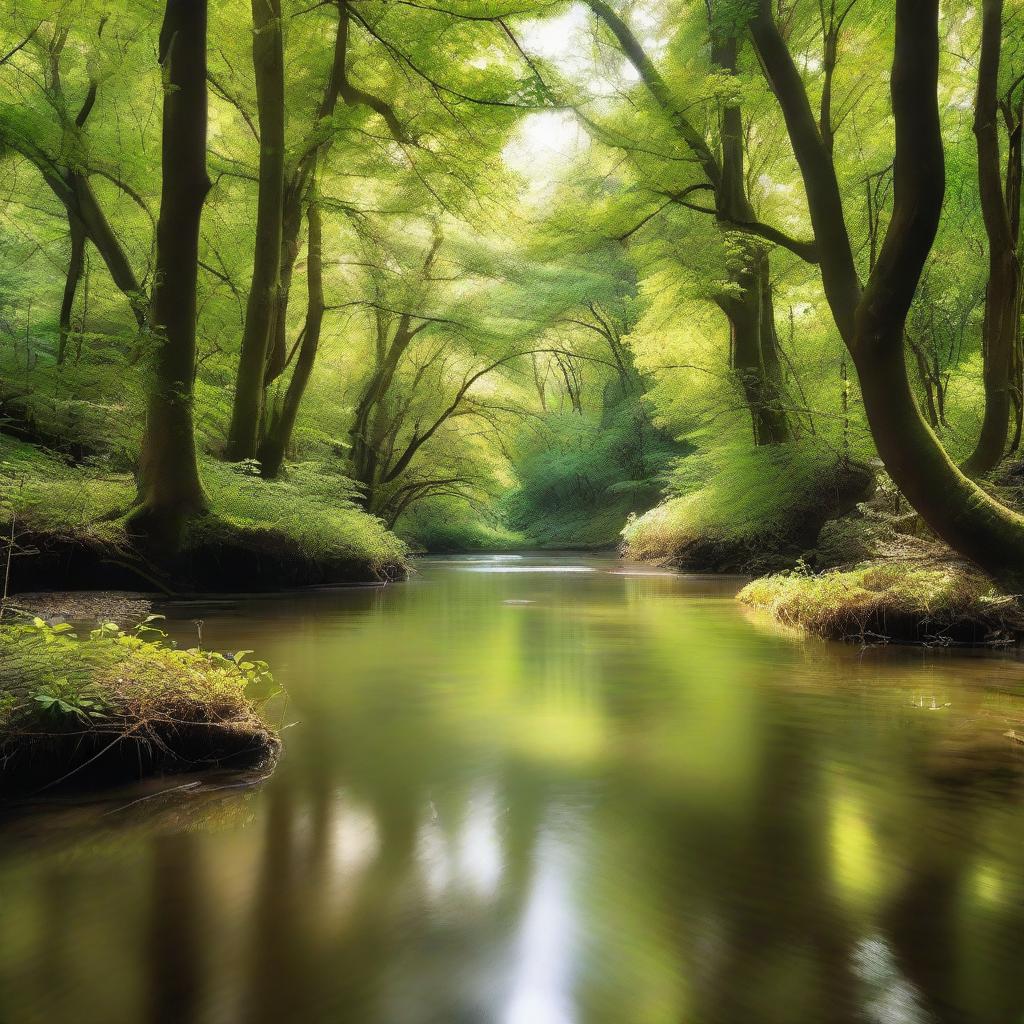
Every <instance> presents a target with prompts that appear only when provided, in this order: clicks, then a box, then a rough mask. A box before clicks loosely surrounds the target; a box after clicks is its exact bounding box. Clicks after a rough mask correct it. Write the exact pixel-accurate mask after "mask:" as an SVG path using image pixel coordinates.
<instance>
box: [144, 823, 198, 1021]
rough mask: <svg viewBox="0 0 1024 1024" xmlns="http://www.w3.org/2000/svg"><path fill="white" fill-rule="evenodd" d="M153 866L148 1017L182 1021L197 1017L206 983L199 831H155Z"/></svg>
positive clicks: (148, 957) (148, 958)
mask: <svg viewBox="0 0 1024 1024" xmlns="http://www.w3.org/2000/svg"><path fill="white" fill-rule="evenodd" d="M151 870H152V876H151V888H150V904H149V926H148V948H147V950H146V954H147V955H146V960H145V962H146V964H147V966H148V970H149V978H148V981H149V990H148V993H147V1004H148V1013H147V1014H146V1019H147V1020H148V1021H151V1022H152V1024H182V1022H190V1021H193V1020H197V1019H198V1011H199V1008H200V1005H201V996H202V992H201V985H202V982H203V978H202V962H203V955H204V952H205V950H204V946H203V938H204V936H205V935H206V930H205V929H204V928H203V925H202V920H201V911H200V907H201V902H202V900H203V884H202V877H201V873H200V870H199V864H198V851H197V848H196V837H195V835H194V834H192V833H191V832H176V833H170V834H168V835H161V836H156V837H155V838H154V839H153V841H152V868H151Z"/></svg>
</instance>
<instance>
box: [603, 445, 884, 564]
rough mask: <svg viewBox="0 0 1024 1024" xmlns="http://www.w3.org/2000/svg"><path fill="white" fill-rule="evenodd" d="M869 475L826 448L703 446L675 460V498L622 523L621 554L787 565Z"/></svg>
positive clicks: (859, 494) (862, 489) (857, 495)
mask: <svg viewBox="0 0 1024 1024" xmlns="http://www.w3.org/2000/svg"><path fill="white" fill-rule="evenodd" d="M869 480H870V478H869V474H868V472H867V470H866V469H865V468H864V467H862V466H860V465H859V464H856V463H847V462H846V461H845V460H843V459H840V458H838V457H837V456H836V454H835V453H834V452H832V451H831V450H830V449H828V448H827V447H825V446H820V447H819V446H814V445H811V444H801V445H773V446H770V447H767V446H766V447H763V448H749V447H744V446H739V445H737V446H723V447H721V448H716V449H709V450H705V451H703V452H701V453H700V454H699V455H691V456H689V457H688V458H685V459H682V460H680V463H679V466H678V469H677V471H676V472H675V474H674V475H673V477H672V480H671V483H670V488H669V490H670V493H673V494H674V495H675V496H673V497H669V498H668V499H667V500H666V501H663V502H662V503H661V504H659V505H657V506H656V507H655V508H653V509H652V510H651V511H650V512H648V513H646V515H643V516H641V517H639V518H637V519H634V520H632V521H630V522H629V523H628V524H627V526H626V528H625V529H624V530H623V531H622V536H623V539H624V541H625V548H626V553H627V554H628V555H629V556H630V557H632V558H637V559H641V560H650V561H653V560H667V561H678V562H695V563H699V562H701V561H704V562H706V563H707V564H706V565H703V566H701V567H702V568H703V567H706V568H721V567H736V568H741V567H744V566H746V565H750V564H752V563H756V562H757V559H758V558H768V559H771V558H772V557H779V558H781V560H782V561H783V562H785V561H788V562H789V564H792V561H793V560H795V557H796V555H797V554H799V550H800V548H802V547H803V546H805V545H808V544H811V543H813V541H814V539H815V537H816V534H817V530H818V529H819V528H820V526H821V524H822V523H823V522H824V521H825V519H827V518H829V517H831V516H832V515H835V514H837V513H838V512H840V511H843V510H844V507H852V505H853V504H854V503H855V502H856V501H857V500H860V499H862V498H863V497H864V496H865V494H866V491H867V489H868V486H869ZM717 563H721V564H717ZM754 567H755V568H756V567H757V566H756V564H755V566H754Z"/></svg>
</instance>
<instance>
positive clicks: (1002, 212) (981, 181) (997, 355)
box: [963, 0, 1021, 476]
mask: <svg viewBox="0 0 1024 1024" xmlns="http://www.w3.org/2000/svg"><path fill="white" fill-rule="evenodd" d="M982 6H983V15H982V18H983V20H982V36H981V59H980V62H979V65H978V92H977V100H976V103H975V114H974V134H975V138H976V139H977V146H978V186H979V191H980V194H981V211H982V216H983V218H984V221H985V233H986V234H987V235H988V260H989V276H988V287H987V289H986V292H985V321H984V327H983V335H982V352H983V356H984V382H985V413H984V416H983V418H982V424H981V432H980V434H979V436H978V442H977V445H976V446H975V448H974V451H973V452H972V453H971V455H970V456H969V457H968V458H967V460H966V461H965V462H964V465H963V469H964V472H965V473H968V474H969V475H971V476H976V475H979V474H982V473H988V472H989V471H991V470H992V469H995V467H996V466H997V465H998V464H999V462H1000V461H1001V460H1002V458H1003V454H1004V452H1005V451H1006V441H1007V436H1008V434H1009V429H1010V415H1011V408H1012V405H1013V401H1012V398H1011V388H1012V386H1013V371H1014V367H1015V365H1016V364H1017V362H1018V361H1019V359H1020V313H1021V268H1020V259H1019V257H1018V253H1017V249H1018V246H1019V244H1020V238H1019V232H1020V224H1019V221H1020V218H1019V215H1017V216H1015V215H1014V210H1013V208H1012V207H1011V205H1010V202H1011V199H1012V193H1013V192H1014V188H1013V181H1014V177H1015V176H1016V178H1017V179H1018V180H1019V177H1020V171H1019V161H1020V158H1021V151H1020V144H1019V139H1017V140H1014V139H1012V138H1011V140H1010V158H1009V161H1008V165H1007V181H1006V189H1005V191H1004V186H1003V180H1002V172H1001V168H1000V156H999V124H998V117H999V99H998V88H999V61H1000V52H1001V49H1002V34H1003V0H984V2H983V5H982ZM1015 142H1016V145H1015ZM1015 161H1016V162H1017V167H1016V168H1015V166H1014V163H1015ZM1016 201H1017V204H1018V206H1019V203H1020V196H1019V195H1017V196H1016Z"/></svg>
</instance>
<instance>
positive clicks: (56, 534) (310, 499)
mask: <svg viewBox="0 0 1024 1024" xmlns="http://www.w3.org/2000/svg"><path fill="white" fill-rule="evenodd" d="M0 474H2V477H3V478H4V479H3V480H2V483H3V485H4V486H3V489H2V492H0V522H4V523H8V524H9V523H10V522H11V521H12V517H13V519H14V522H15V525H16V528H17V530H18V532H19V533H21V532H25V533H27V534H30V535H32V536H33V538H38V537H39V536H42V537H45V538H49V539H53V540H55V542H57V543H64V544H67V545H72V546H74V545H78V546H80V547H83V548H86V549H93V550H97V551H101V552H104V553H105V556H109V557H110V558H114V559H116V558H117V557H119V556H120V557H121V558H123V560H124V561H127V562H131V561H132V560H133V554H132V549H133V544H132V538H131V537H130V536H129V535H128V533H127V532H126V530H125V526H124V523H125V519H126V518H127V515H128V514H129V512H130V509H131V506H132V502H133V500H134V497H135V483H134V480H133V479H132V477H131V476H130V475H129V474H127V473H116V472H113V471H111V470H110V469H109V468H107V466H106V465H105V464H103V463H89V462H86V463H83V464H79V465H70V464H69V463H68V462H66V461H65V460H64V459H62V458H60V457H59V456H58V455H55V454H54V453H51V452H47V451H46V450H44V449H42V448H39V447H36V446H34V445H31V444H28V443H25V442H22V441H18V440H15V439H12V438H9V437H6V436H4V435H0ZM202 475H203V480H204V484H205V487H206V490H207V493H208V495H209V498H210V504H211V509H212V513H211V515H210V516H208V517H206V518H205V519H202V520H199V521H197V523H196V524H195V525H194V527H193V528H192V530H191V531H190V533H189V536H188V537H187V538H186V542H185V554H186V555H187V554H188V552H189V550H190V549H191V550H194V551H195V552H197V560H201V559H203V558H206V557H208V556H209V555H210V553H211V552H216V551H217V549H218V548H234V549H237V552H238V555H239V557H237V558H236V559H235V560H234V571H235V572H237V573H244V572H245V571H246V569H245V565H244V557H245V556H251V563H252V565H253V566H254V567H256V566H258V564H259V560H260V556H261V555H265V556H267V557H266V558H265V559H264V562H265V563H266V564H265V566H264V568H265V572H266V575H267V576H268V580H267V582H268V583H270V584H272V583H273V574H274V565H275V564H276V565H278V567H281V566H284V564H285V563H289V562H290V563H292V568H293V569H294V571H295V572H296V573H297V578H296V579H294V580H282V582H303V579H302V572H303V567H305V568H306V570H308V571H307V575H309V576H310V577H311V578H310V580H309V581H310V582H331V581H332V580H331V579H323V580H321V579H319V578H318V577H317V575H316V569H317V567H322V568H329V567H331V566H336V567H344V573H345V574H347V576H348V577H350V578H352V579H356V580H359V579H364V580H372V579H378V578H382V577H387V576H390V575H393V574H394V573H395V572H398V571H401V569H402V567H403V566H404V561H405V556H406V547H405V545H404V544H403V543H402V542H401V541H400V540H398V538H396V537H395V536H394V535H393V534H391V533H390V532H389V531H388V530H387V529H386V528H385V527H384V524H383V523H382V522H381V521H380V520H378V519H376V518H374V517H373V516H370V515H367V514H366V513H365V512H363V511H361V510H360V509H358V508H357V507H356V505H355V498H356V493H355V491H354V488H353V485H352V483H351V482H350V481H349V480H348V479H347V478H345V477H344V476H340V475H338V474H333V473H330V472H328V471H326V470H325V469H323V468H322V467H320V466H319V465H316V464H312V463H305V464H299V465H297V466H294V467H292V468H291V469H290V471H289V474H288V477H287V478H286V479H283V480H279V481H266V480H263V479H261V478H260V477H258V476H256V475H254V474H253V472H252V470H251V467H249V466H247V465H244V464H243V465H241V466H232V465H227V464H225V463H221V462H216V461H214V460H212V459H204V460H203V464H202ZM275 559H276V560H277V561H276V562H274V560H275ZM195 568H197V567H193V569H195ZM198 568H199V569H202V566H198ZM289 571H291V570H289ZM209 575H211V576H215V575H216V574H215V573H210V574H209ZM226 575H227V576H230V573H227V574H226ZM327 575H328V576H329V575H330V573H327ZM214 582H215V580H214ZM234 582H235V583H236V587H237V588H238V589H241V588H243V587H244V585H246V584H248V583H258V582H259V581H253V580H246V579H244V578H239V579H238V580H237V581H234ZM225 583H226V584H230V583H232V580H231V579H230V578H228V579H225ZM229 589H230V587H229Z"/></svg>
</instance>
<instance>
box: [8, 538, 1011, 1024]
mask: <svg viewBox="0 0 1024 1024" xmlns="http://www.w3.org/2000/svg"><path fill="white" fill-rule="evenodd" d="M734 590H735V584H734V583H733V582H731V581H728V580H721V579H711V578H700V577H676V576H671V575H665V574H659V573H653V572H651V571H649V570H646V569H643V568H635V567H628V566H623V565H621V564H620V563H617V562H615V561H614V560H612V559H610V558H602V557H591V556H571V557H570V556H543V557H538V558H531V557H521V556H520V557H512V558H496V559H487V558H479V557H478V558H465V559H459V558H448V559H436V560H425V561H424V563H423V565H422V567H421V572H420V574H419V575H418V576H417V577H416V578H415V579H414V580H413V581H412V582H410V583H409V584H403V585H397V586H389V587H385V588H379V589H375V590H355V591H325V592H318V593H312V594H300V595H292V596H290V597H288V598H287V599H284V598H279V599H267V598H261V599H259V600H254V601H251V602H250V601H227V602H218V603H217V604H216V605H205V606H202V605H192V606H186V607H178V608H176V609H172V623H171V628H172V631H174V632H175V633H176V635H178V636H180V638H182V639H189V640H190V639H192V638H193V637H194V635H195V628H196V627H195V625H194V620H195V619H202V621H203V626H202V629H203V637H204V642H205V643H206V644H208V645H209V646H212V647H215V648H218V649H225V650H234V649H239V648H243V647H244V648H255V649H256V650H258V651H259V653H260V655H261V656H264V657H267V658H268V660H270V661H271V662H272V664H273V665H274V666H275V668H276V671H277V674H278V676H279V678H280V680H281V681H282V682H283V683H284V684H285V685H286V687H287V688H288V692H289V703H288V706H287V708H285V709H284V710H283V714H284V716H285V719H286V722H287V723H295V724H294V725H293V726H292V727H291V728H289V729H287V730H286V732H285V740H286V746H285V756H284V758H283V760H282V762H281V764H280V766H279V768H278V770H277V772H276V773H275V774H274V776H273V777H272V778H271V779H269V780H268V781H267V782H266V783H264V784H263V785H252V784H251V783H252V781H253V780H251V779H250V780H246V779H244V778H233V777H222V778H218V779H209V780H180V779H176V780H173V782H171V783H170V786H171V788H170V789H169V790H168V791H166V792H158V791H157V790H156V789H155V788H153V787H152V786H150V787H148V788H146V787H140V788H138V789H136V790H133V791H131V792H127V793H124V792H122V793H117V794H105V795H103V796H98V797H94V798H92V799H91V800H81V801H78V802H73V801H67V800H65V801H63V802H60V803H57V802H54V803H50V804H45V805H40V806H35V807H32V808H31V810H32V813H31V814H27V813H25V809H24V808H23V809H22V812H21V813H19V814H18V815H16V816H12V817H10V818H9V820H8V821H7V822H6V824H5V825H4V826H3V827H2V835H0V840H2V842H0V892H2V893H3V904H2V909H0V1021H3V1022H5V1024H8V1022H9V1024H22V1022H26V1024H30V1022H36V1021H39V1022H42V1021H47V1022H50V1021H54V1020H61V1021H63V1020H74V1021H76V1022H82V1024H90V1022H93V1021H96V1022H100V1021H104V1022H108V1021H152V1022H154V1024H179V1022H186V1024H189V1022H193V1021H195V1022H197V1024H200V1022H201V1024H207V1022H225V1024H228V1022H231V1024H234V1022H238V1024H271V1022H275V1024H277V1022H281V1021H291V1020H296V1021H299V1020H301V1021H304V1022H320V1021H323V1022H341V1024H348V1022H352V1024H681V1022H687V1024H689V1022H693V1024H702V1022H708V1024H733V1022H735V1024H740V1022H744V1024H746V1022H750V1021H756V1022H757V1024H776V1022H777V1024H793V1022H796V1021H800V1022H805V1024H817V1022H821V1024H854V1022H872V1021H877V1022H887V1024H890V1022H896V1024H904V1022H906V1024H918V1022H921V1024H928V1022H939V1024H954V1022H956V1024H960V1022H967V1024H993V1022H1002V1021H1007V1022H1012V1021H1015V1020H1019V1019H1021V1017H1022V1015H1024V985H1022V984H1021V982H1020V971H1019V964H1018V956H1019V950H1020V948H1021V941H1022V939H1024V899H1022V896H1024V859H1022V858H1021V857H1020V856H1019V851H1020V848H1021V841H1022V840H1024V816H1022V815H1021V813H1020V802H1021V794H1022V791H1024V789H1022V780H1021V769H1022V758H1021V753H1020V748H1019V747H1017V746H1015V745H1014V744H1013V743H1011V742H1010V741H1009V740H1007V739H1006V738H1005V737H1004V733H1005V732H1006V731H1007V730H1009V729H1012V728H1015V727H1016V728H1018V729H1019V728H1020V727H1021V725H1022V724H1024V699H1022V687H1021V673H1020V665H1019V663H1017V662H1015V661H1013V660H1011V659H1000V658H992V657H976V656H968V655H965V654H957V653H955V652H906V651H895V650H882V651H868V652H859V651H856V650H853V649H850V648H843V647H836V646H829V645H825V644H822V643H817V642H813V641H805V640H800V639H798V638H795V637H794V636H792V635H789V634H786V633H784V632H781V631H779V630H777V629H775V628H774V627H772V626H770V625H768V624H767V623H765V622H764V621H763V620H759V619H756V618H754V619H752V618H751V617H749V616H748V615H746V614H744V613H743V612H742V611H741V610H740V609H739V608H737V607H736V605H735V604H734V602H732V601H731V599H730V598H731V595H732V593H733V591H734ZM247 783H249V784H247Z"/></svg>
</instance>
